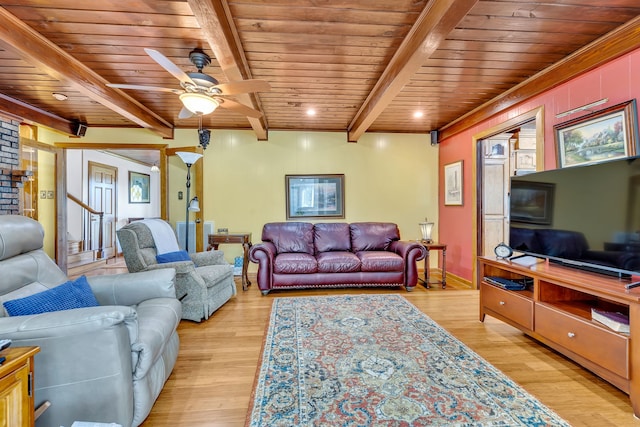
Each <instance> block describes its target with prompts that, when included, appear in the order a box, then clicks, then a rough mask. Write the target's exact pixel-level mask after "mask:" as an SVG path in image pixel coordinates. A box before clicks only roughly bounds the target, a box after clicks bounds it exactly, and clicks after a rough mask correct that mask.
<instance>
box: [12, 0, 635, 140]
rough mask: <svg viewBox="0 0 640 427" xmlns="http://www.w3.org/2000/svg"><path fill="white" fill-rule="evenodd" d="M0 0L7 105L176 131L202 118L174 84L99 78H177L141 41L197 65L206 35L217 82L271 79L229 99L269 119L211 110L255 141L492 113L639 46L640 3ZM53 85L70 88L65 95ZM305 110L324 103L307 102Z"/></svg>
mask: <svg viewBox="0 0 640 427" xmlns="http://www.w3.org/2000/svg"><path fill="white" fill-rule="evenodd" d="M0 6H1V7H0V110H2V111H5V112H8V113H10V114H14V115H16V116H18V117H21V118H23V119H24V120H26V121H32V122H37V123H42V124H44V125H47V126H51V127H53V128H56V129H59V130H63V131H69V130H70V129H72V125H71V124H72V123H73V122H82V123H86V124H87V125H88V126H90V127H97V126H119V127H138V126H141V127H146V128H149V129H151V130H152V131H154V132H157V133H158V134H160V135H163V136H168V137H170V136H171V135H172V130H173V128H182V127H185V128H192V127H197V126H198V125H199V123H198V118H195V117H192V118H188V119H180V118H179V117H178V113H179V112H180V110H181V108H182V104H181V103H180V100H179V99H178V97H177V95H176V94H174V93H170V92H166V93H165V92H148V91H140V90H119V89H113V88H110V87H107V86H105V85H106V84H107V83H120V84H138V85H150V86H162V87H167V88H174V89H179V88H180V86H179V82H178V80H176V78H175V77H173V76H172V75H171V74H169V73H168V72H167V71H165V70H164V69H163V68H162V67H160V66H159V65H158V63H156V62H155V61H154V60H152V59H151V58H150V57H149V56H148V55H147V54H146V53H145V52H144V50H143V49H144V48H152V49H156V50H158V51H159V52H161V53H162V54H164V55H165V56H167V57H168V58H169V59H170V60H171V61H173V62H174V63H175V64H177V65H178V66H179V67H180V68H181V69H182V70H184V71H195V68H194V66H193V65H192V64H191V63H190V62H189V59H188V56H189V52H190V51H191V50H193V49H194V48H200V49H203V50H204V51H205V52H207V53H209V54H210V56H211V57H212V63H211V65H210V66H208V67H206V68H205V69H204V70H203V71H204V72H205V73H207V74H209V75H211V76H213V77H215V78H216V79H218V80H219V81H221V82H227V81H237V80H243V79H250V78H254V79H261V80H265V81H267V82H269V84H270V85H271V90H270V91H268V92H261V93H257V94H245V95H239V96H238V97H236V98H235V100H236V101H238V102H241V103H243V104H245V105H248V106H251V107H252V108H254V109H257V110H259V111H261V112H262V113H263V117H261V118H259V119H248V118H247V117H245V116H243V115H241V114H238V113H236V112H233V111H230V110H226V109H223V108H218V109H217V110H216V111H215V112H214V113H212V114H210V115H206V116H204V117H203V118H202V120H203V122H202V125H203V126H204V127H206V128H210V129H253V131H254V132H255V133H256V136H257V137H258V139H261V140H264V139H267V138H268V130H269V129H272V130H283V129H284V130H323V131H343V132H345V133H347V135H348V139H349V140H350V141H357V139H358V138H359V137H360V136H361V135H362V134H363V133H364V132H365V131H378V132H424V133H426V132H429V131H431V130H435V129H447V128H448V127H449V128H450V127H452V126H454V125H455V124H456V123H459V122H460V120H461V118H462V117H464V116H465V115H469V114H473V112H474V111H475V113H476V115H477V114H478V111H479V110H478V108H479V107H481V106H483V105H484V107H482V108H485V110H486V113H484V114H485V115H489V114H493V113H495V112H497V111H498V110H499V108H502V107H500V106H503V107H504V106H507V104H506V103H505V102H504V100H502V101H501V102H497V101H496V102H495V103H494V107H492V108H488V107H487V105H490V104H487V103H490V101H492V100H496V99H497V100H499V99H500V96H501V94H504V92H505V91H510V90H511V91H513V90H514V89H513V88H514V87H516V89H517V87H518V86H517V85H519V84H521V83H522V82H525V81H528V82H531V81H532V80H527V79H530V78H531V77H532V76H534V75H536V74H537V73H540V72H541V71H543V70H545V69H550V68H549V67H554V66H556V67H557V66H558V64H563V63H564V62H566V58H567V57H568V56H570V55H576V54H577V53H576V52H578V53H580V52H582V51H583V50H584V49H583V48H584V47H585V46H587V45H589V44H590V43H593V42H594V41H596V40H598V39H600V40H602V37H603V36H604V37H605V39H606V37H607V36H606V35H607V34H609V36H608V37H610V38H611V34H612V32H614V31H617V32H619V33H620V34H621V36H620V37H622V38H623V39H625V42H624V43H622V44H620V43H618V44H616V45H615V47H613V48H612V50H611V51H610V56H616V55H620V54H622V53H624V52H626V51H629V50H631V49H633V48H636V47H638V46H640V41H639V39H640V37H639V36H638V35H639V33H640V30H638V28H639V26H640V24H639V18H638V16H639V15H640V3H639V2H638V0H607V1H595V0H555V1H544V2H536V1H534V2H532V1H528V0H504V1H503V0H490V1H489V0H487V1H485V0H480V1H478V0H394V1H389V0H340V1H329V0H218V1H216V0H188V1H178V0H102V1H99V2H78V1H77V0H9V1H3V2H2V3H1V4H0ZM89 8H91V9H89ZM616 37H618V36H616ZM606 40H608V41H607V43H608V45H613V44H614V43H611V42H610V41H609V39H606ZM581 49H583V50H581ZM596 62H597V61H595V60H594V61H592V62H591V63H592V64H593V65H596ZM580 71H582V70H572V71H571V72H573V73H578V72H580ZM567 76H568V77H570V75H569V74H567ZM560 78H561V77H555V78H554V79H551V80H547V81H546V82H545V83H544V85H546V86H549V85H553V84H557V83H559V82H560V81H561V80H560ZM544 85H540V84H538V85H536V84H529V86H528V87H531V88H532V89H530V90H529V91H528V93H524V94H523V93H522V91H521V92H519V93H518V94H517V96H515V95H514V96H512V97H511V98H510V100H509V102H510V103H514V102H517V101H518V99H519V98H518V97H520V96H527V95H530V94H531V93H533V92H535V91H540V90H544V89H545V87H544ZM54 92H57V93H64V94H65V95H67V97H68V99H67V100H66V101H58V100H56V99H54V98H53V96H52V93H54ZM502 96H503V97H504V95H502ZM496 97H498V98H496ZM495 105H499V106H498V107H496V106H495ZM309 109H313V110H315V112H316V114H315V115H314V116H309V115H307V111H308V110H309ZM416 112H421V113H422V117H419V118H415V117H414V113H416Z"/></svg>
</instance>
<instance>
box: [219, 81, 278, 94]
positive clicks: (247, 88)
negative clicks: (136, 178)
mask: <svg viewBox="0 0 640 427" xmlns="http://www.w3.org/2000/svg"><path fill="white" fill-rule="evenodd" d="M215 87H216V88H217V89H219V90H220V91H221V92H222V94H221V95H237V94H239V93H247V92H268V91H270V90H271V85H270V84H269V83H267V82H265V81H264V80H243V81H238V82H229V83H220V84H218V85H216V86H215Z"/></svg>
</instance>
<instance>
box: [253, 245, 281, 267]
mask: <svg viewBox="0 0 640 427" xmlns="http://www.w3.org/2000/svg"><path fill="white" fill-rule="evenodd" d="M275 256H276V245H274V244H273V243H271V242H262V243H258V244H257V245H253V246H251V250H250V251H249V260H250V261H251V262H255V263H258V264H259V263H260V262H261V261H263V260H265V261H269V262H273V258H275Z"/></svg>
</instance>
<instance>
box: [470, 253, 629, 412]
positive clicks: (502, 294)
mask: <svg viewBox="0 0 640 427" xmlns="http://www.w3.org/2000/svg"><path fill="white" fill-rule="evenodd" d="M477 274H478V277H477V279H478V282H477V283H479V284H480V321H484V317H485V315H487V314H488V315H490V316H493V317H495V318H497V319H500V320H502V321H504V322H506V323H508V324H510V325H512V326H514V327H516V328H518V329H520V330H521V331H523V332H524V333H525V334H527V335H529V336H531V337H532V338H535V339H536V340H538V341H540V342H542V343H543V344H545V345H547V346H549V347H551V348H553V349H554V350H556V351H558V352H559V353H562V354H563V355H565V356H567V357H568V358H570V359H572V360H574V361H575V362H577V363H579V364H580V365H582V366H583V367H585V368H587V369H589V370H590V371H592V372H593V373H595V374H596V375H598V376H600V377H601V378H603V379H605V380H606V381H608V382H610V383H611V384H613V385H614V386H616V387H617V388H619V389H620V390H622V391H624V392H625V393H627V394H628V395H629V398H630V400H631V406H632V407H633V413H634V414H635V416H636V417H640V345H639V344H637V343H640V288H634V289H631V290H627V289H625V284H627V283H629V282H628V281H624V280H621V279H617V278H613V277H608V276H604V275H600V274H596V273H589V272H585V271H581V270H577V269H573V268H569V267H563V266H559V265H554V264H549V263H548V262H541V263H539V264H536V265H534V266H532V267H524V266H521V265H518V264H516V262H515V261H505V260H496V259H495V257H478V269H477ZM486 276H499V277H506V278H523V277H527V278H531V279H533V285H532V287H531V288H529V289H527V290H523V291H508V290H504V289H501V288H499V287H497V286H494V285H491V284H489V283H487V282H486V281H484V280H483V278H484V277H486ZM592 307H596V308H598V307H599V308H601V309H604V310H608V311H619V312H623V313H628V314H629V328H630V334H629V335H625V334H621V333H617V332H615V331H613V330H612V329H609V328H607V327H606V326H604V325H601V324H599V323H597V322H595V321H592V320H591V308H592ZM634 343H636V345H634Z"/></svg>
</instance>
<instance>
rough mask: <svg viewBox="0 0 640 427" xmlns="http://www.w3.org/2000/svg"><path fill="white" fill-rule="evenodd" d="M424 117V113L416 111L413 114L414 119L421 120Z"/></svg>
mask: <svg viewBox="0 0 640 427" xmlns="http://www.w3.org/2000/svg"><path fill="white" fill-rule="evenodd" d="M422 116H424V113H423V112H422V111H416V112H415V113H413V118H414V119H419V118H420V117H422Z"/></svg>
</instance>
